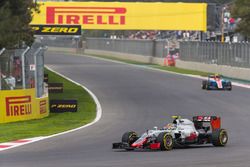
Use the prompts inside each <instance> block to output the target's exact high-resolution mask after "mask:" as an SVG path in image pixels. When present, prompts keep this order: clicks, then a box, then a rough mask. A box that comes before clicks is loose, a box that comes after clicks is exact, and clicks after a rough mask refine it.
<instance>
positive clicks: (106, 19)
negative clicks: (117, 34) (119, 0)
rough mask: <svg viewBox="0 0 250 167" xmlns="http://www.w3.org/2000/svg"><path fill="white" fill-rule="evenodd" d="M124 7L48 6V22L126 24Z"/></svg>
mask: <svg viewBox="0 0 250 167" xmlns="http://www.w3.org/2000/svg"><path fill="white" fill-rule="evenodd" d="M125 13H126V8H123V7H47V19H46V24H81V25H87V24H97V25H125V24H126V20H125V15H124V14H125Z"/></svg>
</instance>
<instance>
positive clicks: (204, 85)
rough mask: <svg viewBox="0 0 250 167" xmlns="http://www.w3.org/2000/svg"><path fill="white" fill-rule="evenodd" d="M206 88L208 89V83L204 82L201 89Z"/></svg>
mask: <svg viewBox="0 0 250 167" xmlns="http://www.w3.org/2000/svg"><path fill="white" fill-rule="evenodd" d="M206 87H207V81H202V85H201V88H202V89H206Z"/></svg>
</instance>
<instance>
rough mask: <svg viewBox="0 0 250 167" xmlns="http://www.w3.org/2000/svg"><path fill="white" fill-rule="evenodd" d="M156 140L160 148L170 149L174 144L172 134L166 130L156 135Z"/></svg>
mask: <svg viewBox="0 0 250 167" xmlns="http://www.w3.org/2000/svg"><path fill="white" fill-rule="evenodd" d="M157 142H158V143H160V149H161V150H166V151H170V150H172V149H173V146H174V139H173V137H172V135H170V134H169V133H166V132H162V133H160V134H159V135H158V137H157Z"/></svg>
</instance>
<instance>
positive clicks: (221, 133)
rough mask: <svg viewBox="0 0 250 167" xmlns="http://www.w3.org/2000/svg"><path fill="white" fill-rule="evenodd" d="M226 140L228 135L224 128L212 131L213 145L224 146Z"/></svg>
mask: <svg viewBox="0 0 250 167" xmlns="http://www.w3.org/2000/svg"><path fill="white" fill-rule="evenodd" d="M227 141H228V135H227V131H226V130H225V129H216V130H215V131H213V132H212V144H213V145H214V146H225V145H226V144H227Z"/></svg>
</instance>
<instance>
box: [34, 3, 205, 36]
mask: <svg viewBox="0 0 250 167" xmlns="http://www.w3.org/2000/svg"><path fill="white" fill-rule="evenodd" d="M31 24H34V25H54V24H55V25H81V27H82V29H96V30H98V29H103V30H200V31H206V28H207V4H205V3H162V2H155V3H146V2H44V3H41V6H40V13H36V14H34V17H33V21H32V23H31Z"/></svg>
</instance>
